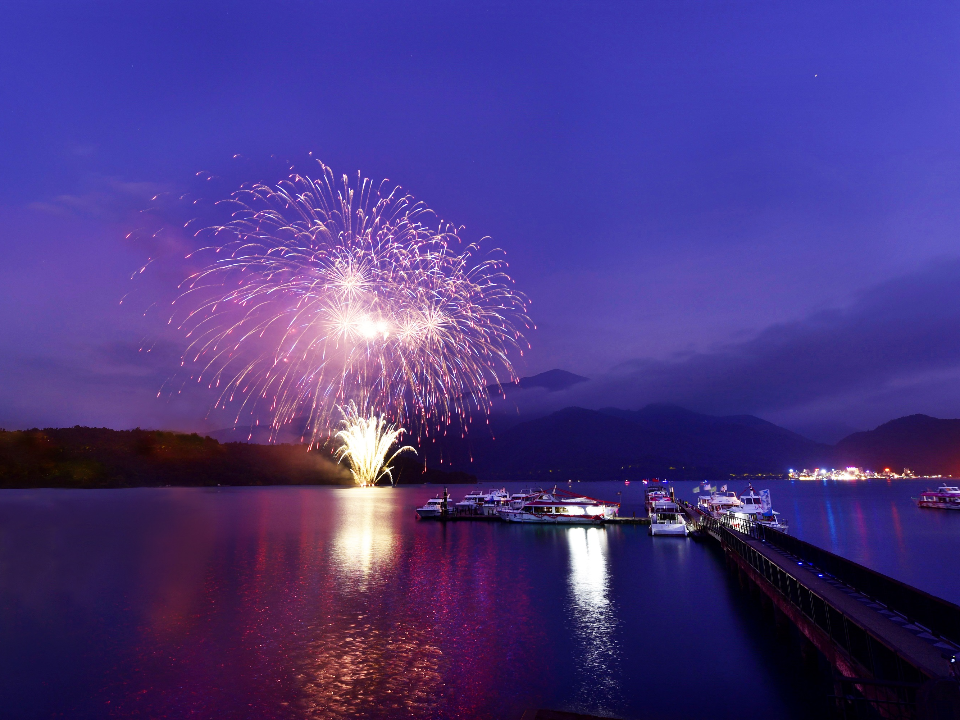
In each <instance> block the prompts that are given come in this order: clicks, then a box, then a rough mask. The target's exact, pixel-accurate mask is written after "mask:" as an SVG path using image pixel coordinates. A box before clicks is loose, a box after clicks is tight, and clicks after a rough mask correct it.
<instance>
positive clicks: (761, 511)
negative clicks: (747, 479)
mask: <svg viewBox="0 0 960 720" xmlns="http://www.w3.org/2000/svg"><path fill="white" fill-rule="evenodd" d="M738 500H739V501H740V504H739V505H737V506H735V507H731V508H730V509H729V510H727V512H726V513H724V514H723V515H724V516H725V517H727V518H729V519H730V520H738V519H740V520H749V521H751V522H755V523H758V524H760V525H763V526H764V527H769V528H773V529H774V530H780V531H781V532H787V529H788V527H787V521H786V520H784V519H782V518H780V517H779V515H780V513H778V512H777V511H776V510H774V509H773V506H772V505H771V503H770V491H769V490H761V491H760V493H759V494H758V493H757V492H756V491H755V490H754V489H753V485H749V486H748V487H747V491H746V492H745V493H744V494H743V495H741V496H740V497H739V498H738Z"/></svg>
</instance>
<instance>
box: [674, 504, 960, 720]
mask: <svg viewBox="0 0 960 720" xmlns="http://www.w3.org/2000/svg"><path fill="white" fill-rule="evenodd" d="M683 505H684V511H685V512H686V513H687V515H688V516H689V517H690V519H691V521H692V522H693V523H694V524H695V525H696V527H697V528H698V530H699V531H700V533H701V534H703V535H705V536H707V537H710V538H712V539H713V540H715V541H717V542H719V544H720V546H721V548H722V549H723V551H724V554H725V557H726V559H727V562H728V565H729V566H730V567H731V569H733V570H734V571H736V572H737V573H738V575H739V576H740V580H741V583H742V584H744V585H745V586H747V587H750V588H751V589H755V590H758V591H759V592H760V593H761V598H762V599H764V600H765V601H767V602H769V603H771V604H772V605H773V608H774V614H775V616H776V617H778V618H782V619H785V620H787V621H789V622H790V623H791V624H793V625H794V626H795V627H796V628H797V629H798V630H799V632H800V634H801V638H802V640H803V641H804V642H806V643H807V644H808V645H812V646H814V647H815V648H816V649H817V650H819V651H820V652H821V653H822V654H823V655H824V656H825V657H826V659H827V660H828V661H829V662H830V664H831V666H832V667H833V668H835V670H836V671H838V673H839V676H838V677H837V680H836V681H835V684H836V685H837V693H836V697H837V698H838V702H839V701H841V700H842V701H843V702H847V703H853V704H855V702H862V703H869V704H870V705H871V706H872V707H873V709H874V710H875V711H876V712H878V713H879V714H880V715H881V716H882V717H911V718H927V717H937V718H939V717H941V716H940V715H939V714H936V713H935V712H934V706H938V707H942V706H943V705H944V703H946V704H947V706H949V707H950V708H952V710H953V711H956V712H957V713H958V715H957V717H960V683H958V680H960V672H958V666H957V661H958V660H960V607H958V606H957V605H954V604H953V603H950V602H947V601H946V600H943V599H941V598H937V597H934V596H932V595H929V594H928V593H925V592H923V591H922V590H919V589H917V588H914V587H911V586H909V585H906V584H905V583H901V582H899V581H897V580H894V579H893V578H890V577H887V576H885V575H882V574H881V573H878V572H875V571H873V570H870V569H869V568H866V567H864V566H862V565H859V564H857V563H854V562H852V561H850V560H847V559H846V558H843V557H840V556H838V555H834V554H833V553H830V552H828V551H826V550H823V549H822V548H818V547H816V546H815V545H811V544H810V543H807V542H804V541H802V540H799V539H797V538H794V537H791V536H789V535H786V534H784V533H782V532H779V531H777V530H773V529H771V528H768V527H765V526H763V525H760V524H758V523H754V522H750V521H744V522H740V521H723V522H721V521H720V520H718V519H716V518H712V517H709V516H707V515H705V514H703V513H702V512H700V511H699V510H698V509H697V508H694V507H693V506H691V505H690V504H689V503H684V504H683ZM931 713H933V714H931ZM943 717H951V718H952V717H954V715H946V716H943Z"/></svg>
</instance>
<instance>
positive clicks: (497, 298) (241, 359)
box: [177, 165, 530, 443]
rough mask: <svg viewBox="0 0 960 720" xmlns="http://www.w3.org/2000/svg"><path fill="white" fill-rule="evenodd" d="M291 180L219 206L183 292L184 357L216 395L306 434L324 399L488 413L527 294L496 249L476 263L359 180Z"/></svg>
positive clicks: (324, 420) (427, 426)
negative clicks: (222, 219)
mask: <svg viewBox="0 0 960 720" xmlns="http://www.w3.org/2000/svg"><path fill="white" fill-rule="evenodd" d="M321 168H322V177H320V178H319V179H311V178H308V177H303V176H300V175H293V176H291V177H290V178H289V179H288V180H287V181H284V182H282V183H280V184H279V185H278V186H277V187H267V186H265V185H253V186H250V187H246V188H244V189H241V190H240V191H238V192H236V193H234V194H233V196H232V197H231V198H230V199H229V200H228V201H226V202H227V203H229V204H230V205H231V206H232V210H233V212H232V215H231V219H230V220H229V222H227V223H225V224H223V225H220V226H217V227H215V228H211V229H210V231H211V232H212V233H213V236H214V243H212V246H211V247H209V248H205V250H204V251H201V252H211V253H213V254H214V255H215V257H214V259H213V260H212V261H211V262H210V264H208V265H207V266H206V267H204V268H203V269H201V270H199V271H198V272H197V273H195V274H194V275H193V276H191V277H190V278H189V279H188V280H187V281H186V282H185V283H184V286H183V290H184V292H183V295H181V297H180V298H179V299H178V301H177V302H178V303H180V304H181V305H187V306H189V314H188V315H187V316H186V318H185V319H184V320H183V321H182V323H181V327H182V328H183V329H185V330H186V331H187V334H188V338H189V340H190V344H189V347H188V350H187V352H186V353H185V358H184V359H185V362H189V363H192V364H195V365H196V366H197V368H198V375H199V377H201V378H205V379H206V380H208V382H209V383H210V385H211V387H217V388H220V389H221V391H222V393H221V396H220V401H219V404H222V405H223V406H226V405H227V404H229V403H231V402H237V403H238V404H239V410H238V413H237V420H238V421H239V418H240V416H241V415H242V414H243V413H244V412H251V413H253V412H255V411H256V410H258V409H259V410H265V411H266V412H268V413H269V416H270V423H271V428H272V430H273V432H274V433H276V432H277V431H278V430H279V429H280V428H281V427H282V426H283V425H286V424H288V423H291V422H293V421H294V420H297V419H301V418H305V419H306V434H307V436H308V438H309V441H310V442H311V443H316V442H317V441H319V440H322V439H323V438H324V437H326V436H327V435H328V434H329V431H330V430H331V429H332V427H333V426H334V424H335V423H336V422H337V420H338V419H339V413H337V411H336V408H337V407H340V406H346V405H347V404H348V403H351V402H352V403H354V404H355V408H356V413H355V414H356V417H361V418H368V419H369V418H372V417H373V416H374V415H379V416H383V417H385V418H386V419H387V420H388V421H390V422H396V423H398V424H399V423H403V424H404V425H406V426H407V427H413V428H415V433H416V434H430V433H431V432H432V431H433V429H435V428H446V427H447V426H449V425H451V423H452V422H453V421H454V420H455V419H458V418H459V419H464V418H466V417H468V415H469V413H470V411H471V410H472V409H474V408H479V409H481V410H483V411H487V410H488V409H489V396H488V393H487V386H488V385H491V384H496V383H498V382H501V381H515V379H516V377H515V374H514V371H513V366H512V364H511V361H510V358H509V356H508V351H510V350H511V349H517V350H520V351H521V353H522V348H521V345H522V344H524V341H523V336H522V330H523V329H524V328H527V327H529V326H530V323H529V320H528V318H527V315H526V304H527V301H526V298H525V297H524V296H523V295H521V294H519V293H517V292H516V291H514V290H513V288H512V284H513V282H512V280H511V279H510V278H509V277H508V276H507V275H506V274H505V272H504V268H505V267H506V263H505V261H504V260H503V259H502V256H500V255H496V256H494V255H492V254H488V255H487V256H486V257H483V258H481V257H478V256H479V252H480V248H479V246H478V245H476V244H471V245H466V246H462V243H461V240H460V238H459V236H458V234H457V233H458V231H457V229H456V228H454V227H452V226H450V225H448V224H446V223H443V222H437V224H436V226H434V227H430V226H428V225H427V224H426V222H428V221H431V222H432V221H433V214H432V212H431V211H430V210H429V209H428V208H427V207H426V206H425V205H424V204H423V203H418V202H415V201H414V200H413V198H411V197H410V196H409V195H404V194H402V193H401V192H400V190H399V188H397V189H393V190H388V189H386V190H385V185H384V183H380V184H379V186H378V185H376V184H375V183H373V182H371V181H369V180H366V179H361V178H360V177H359V176H357V178H356V180H355V181H352V182H351V181H350V180H349V179H348V178H347V177H346V176H344V177H343V179H342V180H341V181H340V182H337V181H335V179H334V175H333V173H332V171H331V170H330V169H329V168H327V167H326V166H324V165H321Z"/></svg>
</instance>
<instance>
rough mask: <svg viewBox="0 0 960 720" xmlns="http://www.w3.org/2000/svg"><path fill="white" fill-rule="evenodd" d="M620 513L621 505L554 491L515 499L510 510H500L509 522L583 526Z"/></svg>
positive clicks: (563, 491) (500, 513)
mask: <svg viewBox="0 0 960 720" xmlns="http://www.w3.org/2000/svg"><path fill="white" fill-rule="evenodd" d="M517 504H519V507H517V506H516V505H517ZM619 511H620V504H619V503H614V502H606V501H604V500H597V499H595V498H591V497H586V496H585V495H576V494H574V493H571V492H567V491H565V490H559V491H558V490H557V489H556V488H554V489H553V492H549V493H545V492H542V491H541V492H535V493H532V494H530V495H527V496H526V497H525V498H524V499H523V500H515V499H514V498H511V500H510V504H509V505H508V506H507V507H501V508H498V509H497V514H498V515H499V516H500V518H501V519H503V520H506V521H507V522H521V523H548V524H552V525H574V524H579V525H583V524H598V523H602V522H603V521H604V520H609V519H612V518H615V517H616V516H617V513H618V512H619Z"/></svg>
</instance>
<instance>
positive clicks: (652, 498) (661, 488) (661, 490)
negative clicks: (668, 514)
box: [644, 485, 671, 515]
mask: <svg viewBox="0 0 960 720" xmlns="http://www.w3.org/2000/svg"><path fill="white" fill-rule="evenodd" d="M644 495H645V499H646V500H645V504H646V506H647V515H649V514H650V512H651V511H652V510H653V504H654V503H655V502H659V501H660V500H671V497H670V491H669V490H668V489H667V486H666V485H650V486H648V487H647V488H646V491H645V493H644Z"/></svg>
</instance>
